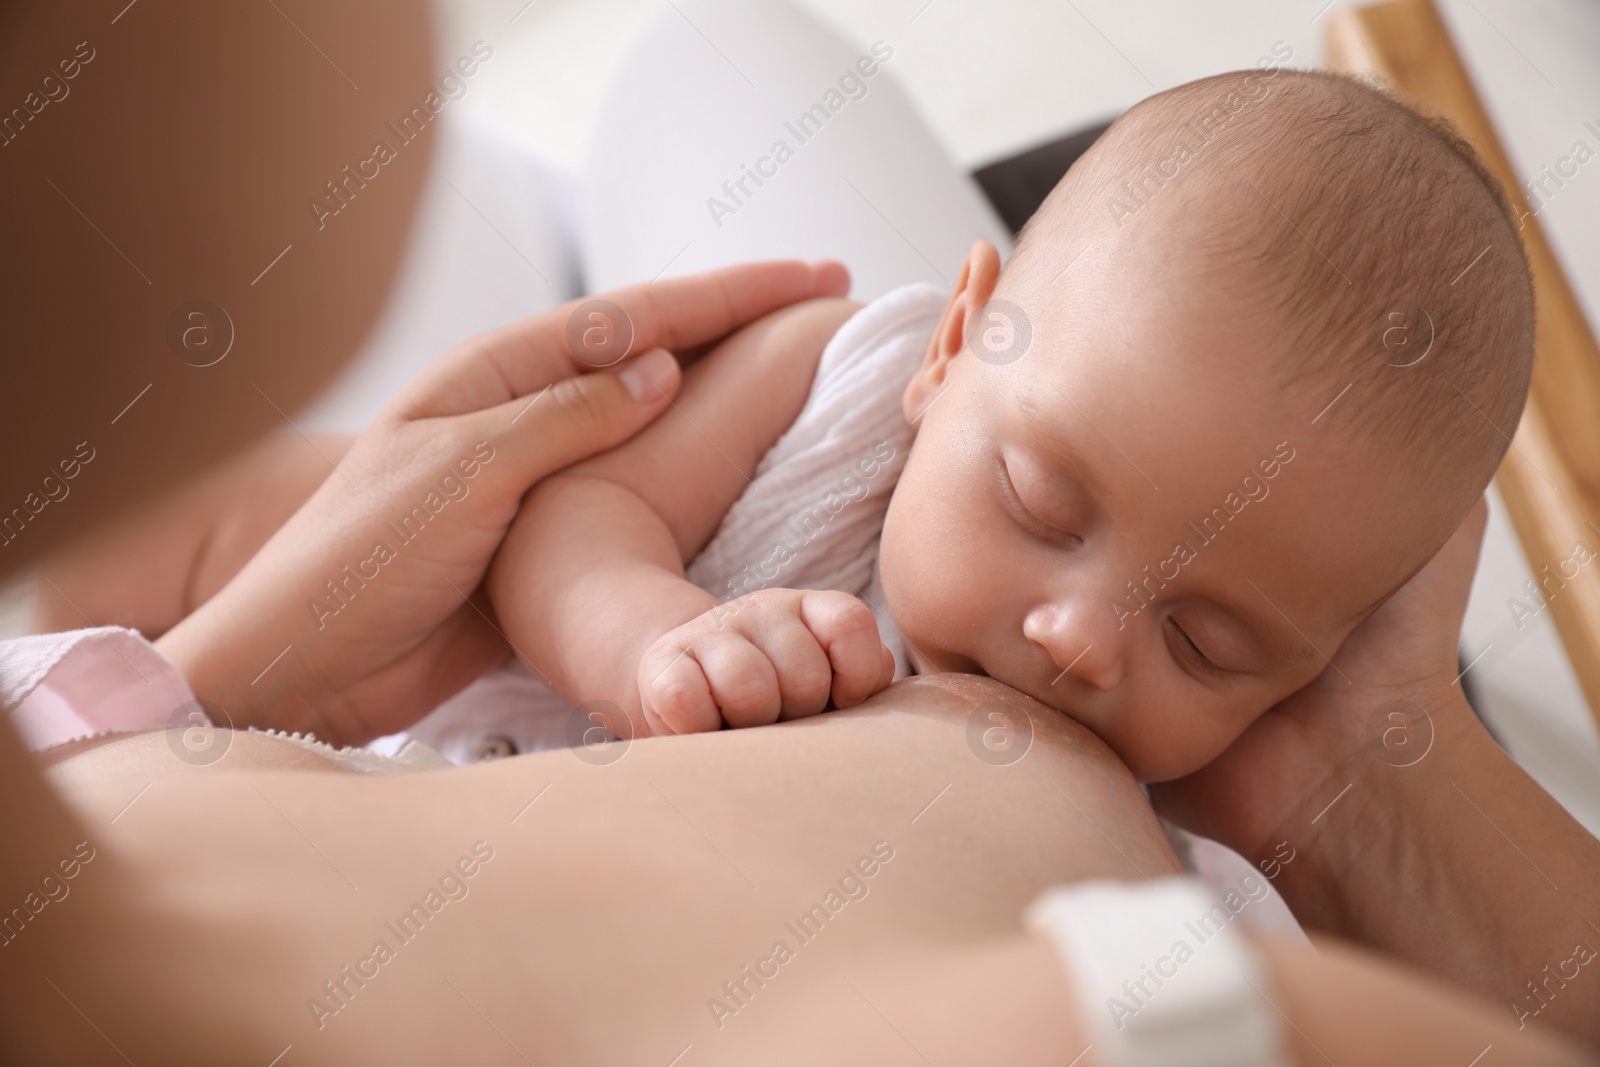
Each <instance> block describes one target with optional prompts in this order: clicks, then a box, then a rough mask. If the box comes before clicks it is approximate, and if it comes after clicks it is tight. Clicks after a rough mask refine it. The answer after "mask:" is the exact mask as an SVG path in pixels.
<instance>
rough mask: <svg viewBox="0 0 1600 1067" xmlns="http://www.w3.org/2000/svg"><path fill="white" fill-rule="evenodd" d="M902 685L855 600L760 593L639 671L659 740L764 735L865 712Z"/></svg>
mask: <svg viewBox="0 0 1600 1067" xmlns="http://www.w3.org/2000/svg"><path fill="white" fill-rule="evenodd" d="M893 680H894V656H893V654H892V653H890V651H889V650H888V649H887V648H885V647H884V645H883V642H881V641H880V640H878V627H877V624H876V622H874V621H873V618H872V610H871V609H870V608H868V607H867V606H866V605H865V604H863V603H862V602H861V601H860V600H857V599H856V598H855V597H853V596H851V595H849V594H848V593H839V592H834V591H832V590H817V589H762V590H760V591H758V592H755V593H750V594H747V595H746V596H742V597H739V598H738V599H737V600H730V601H729V602H728V603H726V604H719V605H718V606H717V607H715V608H712V609H711V610H710V611H707V612H705V613H704V614H702V615H700V616H699V617H698V618H695V619H691V620H690V621H689V622H686V623H684V624H683V625H682V626H679V627H678V628H677V629H675V630H672V631H671V632H669V633H667V634H666V635H665V636H663V637H662V638H661V639H660V640H658V641H656V643H655V644H654V645H652V646H651V647H650V650H649V651H648V652H646V653H645V656H644V659H643V661H641V662H640V664H639V703H640V705H641V706H642V708H643V710H644V717H645V721H646V722H647V723H648V724H649V726H650V732H651V733H653V734H687V733H698V732H702V731H707V730H716V729H718V728H720V727H721V725H722V724H723V723H724V722H726V723H727V724H728V725H729V726H733V727H741V726H766V725H768V724H770V723H774V722H777V721H778V720H779V719H798V718H800V717H802V716H805V715H815V714H816V713H817V712H819V711H822V710H824V709H825V708H827V706H828V701H829V698H830V697H831V698H832V700H833V706H834V707H836V708H848V707H850V706H852V705H854V704H859V703H861V702H862V701H863V700H865V699H867V698H868V697H870V696H872V695H873V694H874V693H876V692H878V691H879V690H880V689H882V688H884V687H885V686H887V685H888V684H889V683H890V682H891V681H893Z"/></svg>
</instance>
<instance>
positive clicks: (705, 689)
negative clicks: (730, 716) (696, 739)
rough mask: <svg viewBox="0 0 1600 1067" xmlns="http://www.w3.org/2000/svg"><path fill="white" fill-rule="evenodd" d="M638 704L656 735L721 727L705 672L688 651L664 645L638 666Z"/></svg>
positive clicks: (702, 731)
mask: <svg viewBox="0 0 1600 1067" xmlns="http://www.w3.org/2000/svg"><path fill="white" fill-rule="evenodd" d="M639 705H640V708H641V709H642V710H643V712H644V718H645V722H646V723H648V724H649V726H650V732H651V733H652V734H655V735H657V736H661V735H664V734H696V733H709V732H711V731H713V730H718V729H721V728H722V716H721V715H719V714H718V713H717V705H716V701H715V700H713V699H712V696H711V686H710V684H709V683H708V682H707V681H706V676H705V672H704V671H703V670H701V667H700V664H699V663H698V662H697V661H696V660H695V658H694V656H693V655H691V654H690V652H689V650H688V649H687V648H683V647H678V646H673V645H662V646H658V647H657V648H653V649H651V650H650V652H649V653H648V654H646V656H645V657H644V659H643V660H642V661H641V662H640V664H639Z"/></svg>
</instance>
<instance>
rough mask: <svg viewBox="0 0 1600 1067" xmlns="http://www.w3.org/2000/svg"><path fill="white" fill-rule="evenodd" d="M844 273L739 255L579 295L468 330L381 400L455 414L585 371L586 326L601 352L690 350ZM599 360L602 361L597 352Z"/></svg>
mask: <svg viewBox="0 0 1600 1067" xmlns="http://www.w3.org/2000/svg"><path fill="white" fill-rule="evenodd" d="M849 287H850V278H849V274H848V273H847V272H846V271H845V269H844V267H843V265H841V264H839V263H834V262H826V261H825V262H821V263H817V264H810V263H804V262H801V261H800V260H780V261H774V262H768V263H744V264H739V265H738V266H733V267H725V268H723V269H722V270H716V271H711V272H709V273H706V274H696V275H691V276H689V277H685V278H671V279H668V280H665V281H660V282H654V283H651V284H649V285H635V286H630V287H628V288H626V289H618V290H615V291H614V292H610V293H601V294H599V295H597V296H591V297H584V298H581V299H579V300H574V301H571V302H570V303H567V304H563V305H562V306H561V307H558V308H551V309H550V310H549V311H546V312H544V313H542V314H539V315H535V316H533V317H532V318H529V319H526V320H524V321H522V322H519V323H514V324H513V325H510V326H506V327H503V328H501V329H498V330H494V331H491V332H489V333H486V334H482V335H480V336H478V337H474V338H473V339H471V340H470V341H467V342H465V343H463V344H461V345H459V346H457V347H456V348H455V349H453V350H451V351H450V352H449V353H447V354H446V355H445V356H444V357H443V358H442V359H440V360H439V361H438V362H437V363H435V364H434V365H433V366H432V367H430V368H429V369H428V370H427V371H425V372H424V373H423V374H422V375H421V376H420V377H418V378H417V380H416V381H415V382H413V383H412V385H411V386H410V387H408V388H407V389H406V390H405V391H404V392H403V393H402V394H401V395H400V396H399V397H398V398H397V399H396V400H395V402H394V403H393V404H392V405H391V407H390V412H389V413H390V414H391V415H392V416H394V417H398V418H400V419H418V418H428V417H434V416H445V415H462V414H467V413H469V412H473V411H480V410H482V409H484V408H489V407H494V406H497V405H499V404H503V403H506V402H507V401H510V400H512V399H514V398H516V397H524V396H531V395H533V394H536V393H537V392H538V391H539V390H541V389H543V388H544V387H545V386H546V385H548V384H549V383H550V382H552V381H555V380H557V379H559V378H564V377H566V376H568V375H571V374H579V373H583V372H584V371H588V370H592V369H594V368H595V366H596V361H595V360H593V359H589V360H585V359H584V358H581V357H582V356H583V353H581V352H576V353H575V352H574V351H573V348H574V344H576V345H577V346H578V347H582V346H583V345H584V344H585V343H586V342H585V340H584V338H585V337H586V336H588V330H589V328H590V324H594V325H595V326H597V327H598V328H601V329H602V330H603V332H604V334H605V338H606V345H607V351H608V352H609V351H610V349H611V348H612V347H616V348H617V349H618V356H619V357H620V356H621V355H622V353H627V354H630V355H631V354H634V353H640V352H646V351H648V350H650V349H652V348H656V347H658V346H659V347H664V348H669V349H673V350H678V349H690V348H693V347H695V346H697V345H700V344H702V343H704V342H706V341H711V340H715V339H716V338H719V337H723V336H725V335H727V334H729V333H732V332H733V331H734V330H736V329H738V328H739V327H741V326H743V325H745V324H746V323H749V322H752V321H754V320H755V319H758V318H760V317H761V316H762V315H765V314H767V313H768V312H771V311H776V310H777V309H779V308H783V307H788V306H789V305H790V304H793V303H797V302H798V301H801V300H808V299H811V298H813V297H819V296H840V295H843V294H844V293H845V292H846V291H848V290H849ZM607 361H608V362H609V359H608V360H607Z"/></svg>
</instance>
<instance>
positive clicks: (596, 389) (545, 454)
mask: <svg viewBox="0 0 1600 1067" xmlns="http://www.w3.org/2000/svg"><path fill="white" fill-rule="evenodd" d="M681 380H682V372H681V371H680V370H679V369H678V361H677V360H675V359H673V358H672V353H670V352H668V351H667V350H666V349H664V348H655V349H651V350H650V351H648V352H646V353H645V354H644V355H642V356H639V357H637V358H635V359H630V360H627V361H626V362H624V363H622V364H620V365H618V366H617V367H615V368H613V369H608V370H604V371H596V372H594V373H592V374H580V375H575V376H573V377H570V378H563V379H561V380H559V381H555V382H551V383H550V384H549V385H548V386H546V387H545V388H544V389H543V390H542V391H540V392H538V393H535V394H534V395H532V396H529V397H519V398H518V399H516V400H514V401H511V402H510V403H507V404H501V405H499V406H498V407H495V408H492V409H490V410H488V411H485V412H483V413H482V415H483V417H485V418H486V419H487V421H488V427H492V428H494V429H497V430H498V431H499V432H498V433H496V434H494V436H493V439H494V440H495V444H496V447H500V444H501V442H502V441H503V442H504V447H505V450H506V452H507V453H508V454H509V456H510V458H512V459H513V464H514V466H515V467H516V468H517V469H518V470H519V471H520V472H521V474H522V476H523V477H524V478H527V479H529V480H530V481H531V480H533V479H538V478H542V477H544V476H545V475H546V474H549V473H551V472H553V471H557V470H560V469H561V468H562V467H565V466H568V465H570V464H573V463H576V462H578V461H579V460H581V459H586V458H588V457H589V456H592V455H594V454H595V453H597V452H603V451H605V450H606V449H608V448H612V447H614V446H616V445H619V444H621V443H622V442H623V441H626V440H627V439H628V438H630V437H632V436H633V435H634V434H635V433H637V432H639V430H640V429H642V428H643V427H644V426H646V425H647V424H648V423H649V422H650V421H651V420H652V419H654V418H655V417H656V416H657V415H659V414H661V412H662V411H663V410H665V408H666V407H667V405H668V404H669V403H670V402H671V400H672V397H673V396H675V395H676V394H677V391H678V385H679V383H680V382H681ZM507 417H509V421H507Z"/></svg>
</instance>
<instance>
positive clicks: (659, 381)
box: [617, 348, 678, 404]
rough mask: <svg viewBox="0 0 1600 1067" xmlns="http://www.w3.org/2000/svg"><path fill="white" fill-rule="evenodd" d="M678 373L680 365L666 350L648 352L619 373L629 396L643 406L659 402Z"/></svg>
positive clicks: (619, 377)
mask: <svg viewBox="0 0 1600 1067" xmlns="http://www.w3.org/2000/svg"><path fill="white" fill-rule="evenodd" d="M677 373H678V363H677V361H676V360H674V359H673V358H672V353H671V352H668V351H667V350H666V349H665V348H657V349H654V350H653V351H650V352H646V353H645V354H644V355H642V356H640V357H639V358H638V359H636V360H634V361H633V362H631V363H629V364H628V365H627V366H626V367H624V368H622V369H621V370H620V371H618V372H617V378H618V379H619V380H620V381H621V382H622V387H623V388H624V389H626V390H627V391H628V395H629V396H631V397H633V399H634V400H636V401H637V402H639V403H641V404H648V403H650V402H652V401H655V400H659V399H660V398H661V397H663V396H665V395H666V393H667V386H669V385H671V384H672V379H673V378H674V377H675V376H676V375H677Z"/></svg>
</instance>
